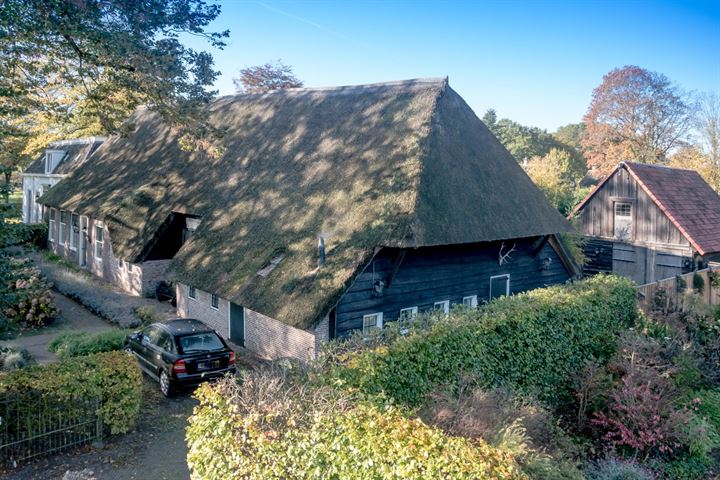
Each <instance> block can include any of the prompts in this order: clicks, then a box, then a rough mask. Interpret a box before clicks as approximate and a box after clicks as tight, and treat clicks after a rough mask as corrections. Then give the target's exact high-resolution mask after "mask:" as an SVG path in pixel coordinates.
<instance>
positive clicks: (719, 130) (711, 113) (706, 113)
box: [696, 93, 720, 175]
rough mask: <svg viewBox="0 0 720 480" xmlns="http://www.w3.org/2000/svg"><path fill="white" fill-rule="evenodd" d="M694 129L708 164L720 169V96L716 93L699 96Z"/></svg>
mask: <svg viewBox="0 0 720 480" xmlns="http://www.w3.org/2000/svg"><path fill="white" fill-rule="evenodd" d="M696 130H697V132H698V135H699V137H700V145H699V147H700V148H702V149H703V150H704V152H705V154H706V155H707V157H708V161H709V162H710V164H711V165H712V166H713V167H714V168H715V169H718V170H720V96H718V95H717V94H716V93H705V94H703V95H701V96H700V101H699V102H698V109H697V114H696ZM718 175H720V173H719V174H718Z"/></svg>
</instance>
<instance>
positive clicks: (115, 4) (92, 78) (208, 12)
mask: <svg viewBox="0 0 720 480" xmlns="http://www.w3.org/2000/svg"><path fill="white" fill-rule="evenodd" d="M219 13H220V7H219V6H217V5H207V4H206V2H204V1H203V0H165V1H162V2H159V1H152V0H141V1H138V0H112V1H101V0H83V1H71V0H53V1H47V0H4V1H3V2H2V7H1V8H0V96H1V97H3V100H4V101H0V117H3V116H4V117H5V119H7V116H8V115H9V111H10V110H12V109H14V110H15V111H17V109H18V108H19V109H22V110H24V111H25V112H26V113H29V112H34V111H38V110H43V111H45V112H48V113H54V114H57V115H58V116H60V117H62V115H63V109H62V108H59V107H58V105H57V103H58V101H59V100H60V101H62V98H61V97H58V96H57V95H56V88H57V87H58V86H61V87H62V88H63V89H68V90H75V89H79V91H80V92H81V93H82V99H83V101H84V102H85V107H84V108H85V111H86V112H92V114H93V115H95V116H96V117H97V119H98V120H99V122H100V124H101V125H102V128H103V130H105V131H106V132H112V131H116V130H117V129H118V127H119V125H120V123H121V122H122V121H123V120H125V118H124V115H122V114H121V115H117V104H116V103H115V99H114V98H113V96H114V94H121V95H123V96H124V97H125V98H126V99H129V100H131V102H130V103H131V105H130V106H131V107H132V108H134V107H136V106H138V105H141V104H144V105H147V106H149V107H150V108H152V109H155V110H157V111H159V112H160V113H162V114H163V115H164V116H165V117H166V119H167V120H168V121H170V122H172V123H184V122H186V121H188V119H191V118H196V114H197V107H198V106H200V105H202V104H204V103H205V102H207V101H208V100H209V99H210V98H212V95H213V94H214V92H212V91H209V90H208V89H207V87H209V86H210V85H212V84H213V82H214V80H215V78H216V77H217V73H218V72H216V71H214V70H213V69H212V64H213V61H212V56H211V55H210V54H209V53H206V52H197V51H195V50H193V49H190V48H187V47H185V46H183V45H182V44H181V43H180V41H179V35H180V34H190V35H195V36H200V37H204V38H206V39H207V40H208V41H209V42H210V44H211V45H213V46H215V47H218V48H222V47H223V46H224V42H223V38H224V37H227V35H228V33H227V32H220V33H216V32H208V31H206V27H207V26H208V24H209V23H210V22H211V21H212V20H214V19H215V18H216V17H217V16H218V14H219ZM3 107H5V108H3ZM7 107H12V108H7ZM126 109H127V108H126V106H123V108H122V111H123V112H124V111H126ZM5 123H7V120H5Z"/></svg>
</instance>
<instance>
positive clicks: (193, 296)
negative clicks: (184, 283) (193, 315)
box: [187, 285, 197, 302]
mask: <svg viewBox="0 0 720 480" xmlns="http://www.w3.org/2000/svg"><path fill="white" fill-rule="evenodd" d="M187 296H188V298H189V299H190V300H193V301H196V302H197V290H196V289H195V287H193V286H192V285H188V287H187Z"/></svg>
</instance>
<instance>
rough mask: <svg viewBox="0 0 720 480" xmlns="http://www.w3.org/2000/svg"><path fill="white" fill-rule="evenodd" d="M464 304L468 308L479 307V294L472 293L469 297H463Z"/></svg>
mask: <svg viewBox="0 0 720 480" xmlns="http://www.w3.org/2000/svg"><path fill="white" fill-rule="evenodd" d="M463 305H465V306H466V307H468V308H475V307H477V295H471V296H469V297H463Z"/></svg>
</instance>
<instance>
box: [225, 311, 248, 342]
mask: <svg viewBox="0 0 720 480" xmlns="http://www.w3.org/2000/svg"><path fill="white" fill-rule="evenodd" d="M229 315H230V341H231V342H233V343H235V344H236V345H240V346H243V347H244V346H245V309H243V307H241V306H239V305H235V304H234V303H232V302H230V313H229Z"/></svg>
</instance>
